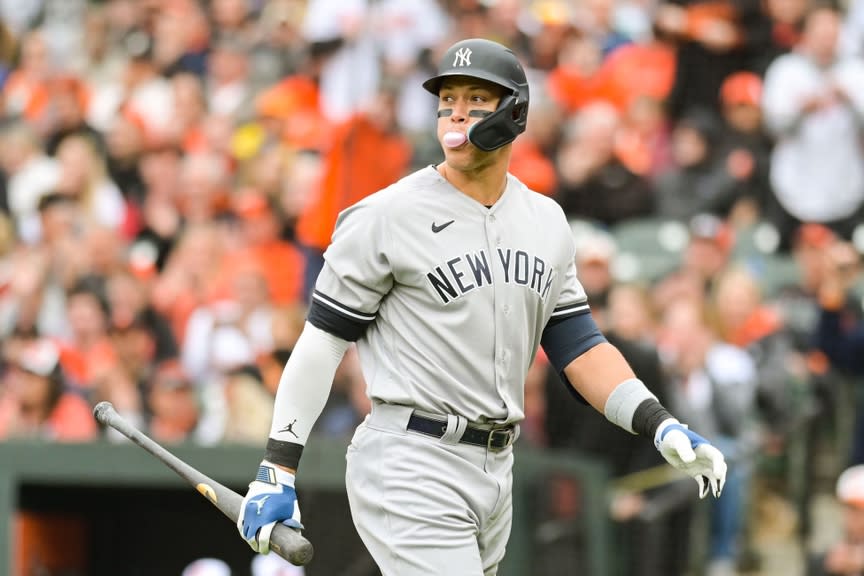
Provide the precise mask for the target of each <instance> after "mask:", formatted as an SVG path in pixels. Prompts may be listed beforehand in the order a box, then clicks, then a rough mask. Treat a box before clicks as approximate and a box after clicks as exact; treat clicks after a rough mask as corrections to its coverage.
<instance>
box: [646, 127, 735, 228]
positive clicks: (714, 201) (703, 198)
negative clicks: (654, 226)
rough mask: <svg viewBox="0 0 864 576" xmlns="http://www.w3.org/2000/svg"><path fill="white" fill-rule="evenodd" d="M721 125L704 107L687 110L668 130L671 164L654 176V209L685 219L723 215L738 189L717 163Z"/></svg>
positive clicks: (668, 216)
mask: <svg viewBox="0 0 864 576" xmlns="http://www.w3.org/2000/svg"><path fill="white" fill-rule="evenodd" d="M720 131H721V125H720V123H719V121H718V120H717V118H716V117H715V116H714V115H713V114H712V113H710V112H708V111H706V110H691V111H690V112H688V113H686V114H685V115H684V116H683V117H682V118H681V119H680V120H679V121H678V122H677V124H676V125H675V128H674V130H673V132H672V142H671V148H672V161H673V166H672V167H670V168H669V169H668V170H665V171H664V172H661V173H660V174H659V175H658V177H657V179H656V183H655V186H656V189H657V212H658V214H659V215H660V216H663V217H665V218H674V219H677V220H682V221H687V220H689V219H690V218H693V217H694V216H696V215H697V214H701V213H710V214H714V215H716V216H720V217H722V218H725V217H726V216H728V214H729V213H730V212H731V210H732V207H733V206H734V205H735V203H736V201H738V200H739V197H738V194H739V191H738V190H737V189H736V187H735V186H734V185H733V184H734V182H733V180H732V176H731V175H730V174H729V173H728V172H727V171H726V167H725V166H724V165H723V163H722V162H721V157H720V155H721V149H720V136H721V132H720Z"/></svg>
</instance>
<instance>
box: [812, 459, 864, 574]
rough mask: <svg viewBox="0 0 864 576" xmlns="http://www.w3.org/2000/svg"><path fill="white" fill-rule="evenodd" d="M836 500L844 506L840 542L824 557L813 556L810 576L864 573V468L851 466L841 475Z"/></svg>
mask: <svg viewBox="0 0 864 576" xmlns="http://www.w3.org/2000/svg"><path fill="white" fill-rule="evenodd" d="M835 497H836V499H837V502H838V503H839V504H840V506H842V520H841V522H842V524H841V534H840V539H839V540H838V541H836V542H834V543H832V544H831V546H830V547H829V548H828V550H826V551H825V552H824V553H818V554H812V555H811V556H810V559H809V569H808V571H807V576H854V575H855V574H861V573H862V572H864V466H861V465H857V466H852V467H851V468H847V469H846V470H844V471H843V473H842V474H840V477H839V478H838V479H837V486H836V491H835Z"/></svg>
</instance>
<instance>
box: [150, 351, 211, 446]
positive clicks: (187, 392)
mask: <svg viewBox="0 0 864 576" xmlns="http://www.w3.org/2000/svg"><path fill="white" fill-rule="evenodd" d="M146 402H147V409H148V412H149V414H150V418H149V422H148V430H149V433H150V435H151V436H152V437H153V438H154V439H155V440H156V441H157V442H170V443H176V442H182V441H184V440H192V439H194V438H195V436H194V435H195V431H196V428H197V426H198V418H199V410H198V398H197V395H196V392H195V385H194V384H193V383H192V382H190V381H189V379H188V377H187V376H186V374H185V373H184V372H183V369H182V368H181V366H180V364H179V362H177V361H175V360H168V361H166V362H163V363H162V364H159V365H158V366H157V368H156V370H155V372H154V374H153V377H152V378H151V379H150V382H149V385H148V388H147V391H146Z"/></svg>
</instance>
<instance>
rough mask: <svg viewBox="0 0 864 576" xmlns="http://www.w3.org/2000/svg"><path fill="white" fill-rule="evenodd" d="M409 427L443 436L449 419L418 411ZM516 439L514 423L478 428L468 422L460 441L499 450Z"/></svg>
mask: <svg viewBox="0 0 864 576" xmlns="http://www.w3.org/2000/svg"><path fill="white" fill-rule="evenodd" d="M408 429H409V430H414V431H415V432H420V433H421V434H427V435H429V436H434V437H435V438H441V437H442V436H444V432H446V431H447V421H446V420H438V419H436V418H427V417H426V416H420V415H419V414H417V413H416V412H413V413H412V414H411V417H410V418H409V419H408ZM515 440H516V427H515V426H514V425H512V424H510V425H507V426H501V427H498V428H477V427H476V426H472V425H471V424H468V426H467V427H466V428H465V432H464V433H463V434H462V438H460V439H459V442H461V443H463V444H473V445H474V446H482V447H483V448H487V449H489V450H492V451H493V452H497V451H499V450H503V449H504V448H507V447H508V446H510V445H511V444H513V442H514V441H515Z"/></svg>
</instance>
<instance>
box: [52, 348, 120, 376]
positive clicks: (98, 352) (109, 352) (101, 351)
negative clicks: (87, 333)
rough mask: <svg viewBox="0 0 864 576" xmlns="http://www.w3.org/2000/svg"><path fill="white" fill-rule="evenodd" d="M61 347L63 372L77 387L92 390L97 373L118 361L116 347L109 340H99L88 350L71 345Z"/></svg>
mask: <svg viewBox="0 0 864 576" xmlns="http://www.w3.org/2000/svg"><path fill="white" fill-rule="evenodd" d="M59 346H60V365H61V366H62V367H63V371H64V372H65V373H66V375H67V376H68V377H69V379H70V380H71V381H72V382H73V383H74V385H75V386H79V387H81V388H90V387H91V386H92V385H93V378H94V376H95V374H96V372H97V371H98V370H99V369H100V368H102V367H104V366H107V365H110V364H113V363H115V362H116V360H117V353H116V352H115V351H114V346H113V345H112V344H111V341H110V340H108V339H107V338H103V339H101V340H99V341H98V342H96V343H95V344H94V345H93V346H91V347H90V348H88V349H87V350H83V349H81V348H78V347H76V346H75V344H70V343H60V344H59Z"/></svg>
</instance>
